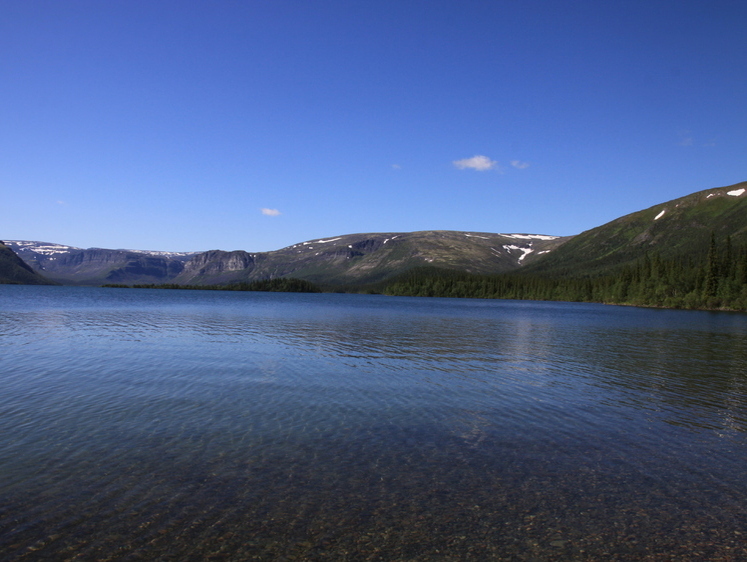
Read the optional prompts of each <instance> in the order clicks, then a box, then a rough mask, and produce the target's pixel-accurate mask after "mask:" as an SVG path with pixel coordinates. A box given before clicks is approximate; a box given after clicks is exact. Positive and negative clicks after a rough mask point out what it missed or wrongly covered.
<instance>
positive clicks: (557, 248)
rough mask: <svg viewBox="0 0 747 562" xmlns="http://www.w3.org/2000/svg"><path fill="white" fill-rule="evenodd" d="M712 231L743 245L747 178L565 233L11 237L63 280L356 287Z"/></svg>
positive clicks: (549, 261) (618, 254)
mask: <svg viewBox="0 0 747 562" xmlns="http://www.w3.org/2000/svg"><path fill="white" fill-rule="evenodd" d="M711 234H713V235H714V236H716V237H718V238H721V239H726V238H728V239H729V240H731V241H733V242H735V243H737V244H747V182H741V183H737V184H734V185H730V186H725V187H716V188H710V189H705V190H701V191H698V192H695V193H691V194H689V195H685V196H683V197H679V198H676V199H672V200H671V201H666V202H664V203H659V204H657V205H653V206H651V207H649V208H647V209H643V210H641V211H636V212H634V213H629V214H627V215H624V216H621V217H619V218H617V219H614V220H613V221H610V222H608V223H606V224H603V225H600V226H598V227H595V228H592V229H590V230H587V231H585V232H582V233H581V234H578V235H575V236H566V237H559V236H551V235H542V234H516V233H514V234H502V233H486V232H472V231H448V230H428V231H416V232H383V233H382V232H380V233H357V234H346V235H340V236H332V237H328V238H318V239H312V240H307V241H305V242H299V243H297V244H292V245H290V246H286V247H284V248H281V249H279V250H273V251H270V252H247V251H244V250H234V251H224V250H210V251H207V252H158V251H153V252H150V251H144V250H109V249H104V248H89V249H81V248H76V247H73V246H64V245H62V244H52V243H44V242H30V241H23V240H15V241H13V240H10V241H7V245H8V247H10V248H11V249H12V250H14V251H15V252H16V253H17V254H18V255H19V256H20V257H21V258H23V259H24V260H25V261H26V262H27V263H28V264H29V265H30V266H31V268H32V269H33V270H34V271H35V272H37V273H39V274H42V275H44V276H45V277H47V278H48V279H51V280H53V281H55V282H58V283H62V284H74V285H101V284H106V283H121V284H159V283H161V284H162V283H176V284H182V285H224V284H228V283H239V282H252V281H257V280H265V279H274V278H279V277H297V278H299V279H304V280H307V281H311V282H314V283H319V284H323V285H326V286H338V287H346V286H347V287H352V286H356V285H358V286H360V285H366V284H372V283H381V282H384V281H386V280H388V279H393V278H394V277H395V276H397V275H399V274H402V273H403V272H406V271H408V270H411V269H414V268H420V267H423V266H426V267H428V266H430V267H433V268H438V269H451V270H458V271H463V272H465V273H473V274H486V275H495V274H503V273H512V272H521V273H527V274H536V275H545V276H547V275H550V276H555V277H563V276H580V277H593V276H598V275H603V274H606V273H607V272H609V271H611V270H612V269H615V268H620V267H624V266H629V265H630V264H632V263H634V262H635V261H636V260H638V259H640V258H641V257H642V256H643V255H646V254H647V253H649V252H657V253H659V254H661V255H662V256H663V257H672V256H676V255H680V254H683V253H689V254H691V255H693V256H701V257H702V256H703V255H704V254H706V253H707V251H708V244H709V239H710V237H711Z"/></svg>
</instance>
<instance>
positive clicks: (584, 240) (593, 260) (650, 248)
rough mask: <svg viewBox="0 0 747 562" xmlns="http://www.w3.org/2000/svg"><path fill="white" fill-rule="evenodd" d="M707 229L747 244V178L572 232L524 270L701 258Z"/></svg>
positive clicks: (579, 271) (599, 270)
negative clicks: (652, 258) (646, 257)
mask: <svg viewBox="0 0 747 562" xmlns="http://www.w3.org/2000/svg"><path fill="white" fill-rule="evenodd" d="M711 233H713V234H714V235H715V237H716V240H717V241H719V242H723V241H725V240H726V238H727V237H731V242H732V243H734V244H736V245H741V244H747V182H742V183H739V184H736V185H732V186H728V187H720V188H714V189H706V190H703V191H699V192H696V193H693V194H691V195H687V196H685V197H680V198H679V199H674V200H672V201H668V202H666V203H661V204H659V205H654V206H653V207H650V208H648V209H645V210H643V211H638V212H636V213H631V214H629V215H626V216H623V217H620V218H618V219H615V220H613V221H612V222H609V223H607V224H605V225H602V226H599V227H597V228H593V229H591V230H587V231H586V232H583V233H581V234H579V235H578V236H575V237H574V238H572V239H571V240H569V241H568V242H566V243H565V244H563V245H562V246H560V247H559V248H557V249H556V250H555V251H554V252H552V253H550V254H547V255H546V256H542V257H541V258H539V259H537V260H536V261H535V262H534V263H532V264H528V265H527V266H526V267H525V268H524V270H523V272H524V273H532V274H542V275H554V276H562V277H567V276H573V277H594V276H599V275H604V274H606V273H609V272H611V271H613V270H615V269H618V268H620V267H622V266H630V265H632V264H634V263H635V262H636V261H637V260H639V259H640V258H641V257H642V256H643V255H645V254H646V253H652V252H656V253H657V254H659V255H660V256H661V257H662V258H674V257H677V256H682V255H689V256H691V257H694V258H696V257H700V258H704V257H705V256H706V254H707V253H708V248H709V243H710V239H711Z"/></svg>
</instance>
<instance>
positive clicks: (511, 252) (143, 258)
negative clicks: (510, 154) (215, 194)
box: [8, 231, 566, 286]
mask: <svg viewBox="0 0 747 562" xmlns="http://www.w3.org/2000/svg"><path fill="white" fill-rule="evenodd" d="M565 240H566V238H558V237H556V236H545V235H537V234H493V233H484V232H453V231H424V232H394V233H373V234H350V235H343V236H336V237H331V238H327V239H317V240H309V241H307V242H301V243H298V244H294V245H292V246H288V247H286V248H282V249H280V250H276V251H272V252H258V253H249V252H245V251H242V250H237V251H233V252H225V251H221V250H211V251H209V252H201V253H180V254H174V253H171V254H167V253H164V252H142V251H140V252H138V251H134V250H106V249H100V248H91V249H87V250H84V249H81V248H75V247H72V246H63V245H60V244H50V243H44V242H30V241H24V240H15V241H9V242H8V245H9V246H11V247H12V248H14V249H15V250H16V251H17V252H18V254H19V255H21V256H23V258H24V259H25V260H26V262H28V263H29V264H30V265H31V266H32V267H33V268H34V269H35V270H36V271H38V272H41V273H43V274H44V275H46V276H48V277H50V278H51V279H54V280H56V281H59V282H61V283H64V284H74V285H101V284H105V283H123V284H137V283H156V284H159V283H179V284H188V285H206V284H224V283H230V282H237V281H255V280H262V279H273V278H277V277H289V276H292V277H297V278H300V279H306V280H309V281H314V282H317V283H324V284H330V285H338V286H341V285H356V284H365V283H372V282H377V281H381V280H384V279H387V278H390V277H393V276H395V275H398V274H400V273H402V272H403V271H407V270H408V269H411V268H413V267H418V266H422V265H433V266H438V267H444V268H452V269H460V270H464V271H469V272H472V273H503V272H507V271H514V270H516V269H518V268H520V267H522V266H523V265H524V264H526V263H530V262H531V261H532V260H533V259H535V258H536V256H538V255H541V254H543V253H545V252H549V251H551V250H553V249H554V248H556V247H557V246H559V245H560V244H561V243H562V242H564V241H565Z"/></svg>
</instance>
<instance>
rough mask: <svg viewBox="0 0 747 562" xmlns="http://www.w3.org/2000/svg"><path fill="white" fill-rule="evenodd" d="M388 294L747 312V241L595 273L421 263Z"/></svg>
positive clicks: (643, 259)
mask: <svg viewBox="0 0 747 562" xmlns="http://www.w3.org/2000/svg"><path fill="white" fill-rule="evenodd" d="M383 292H384V293H385V294H388V295H399V296H430V297H462V298H494V299H518V300H559V301H573V302H601V303H608V304H630V305H637V306H655V307H666V308H688V309H709V310H740V311H747V246H741V247H737V248H735V247H734V246H733V245H732V243H731V240H730V239H729V238H727V239H726V240H724V241H723V242H721V243H720V244H719V243H717V242H716V240H715V237H714V236H711V242H710V246H709V250H708V253H707V255H700V256H698V255H681V256H677V257H668V258H665V257H662V256H661V255H660V254H659V253H657V252H653V253H650V254H646V255H644V256H643V257H641V258H640V259H639V260H638V261H637V262H635V263H634V264H633V265H628V266H623V267H619V268H617V269H614V270H610V271H609V272H608V273H606V274H603V275H599V276H596V277H581V276H578V277H572V276H562V277H560V276H554V277H548V276H541V275H536V274H535V275H530V274H521V273H510V274H503V275H477V274H469V273H463V272H458V271H451V270H444V269H435V268H427V267H424V268H417V269H413V270H411V271H409V272H407V273H405V274H404V275H402V276H400V277H398V278H397V279H396V280H394V281H393V282H392V283H390V284H389V285H388V286H387V287H386V288H385V289H384V291H383Z"/></svg>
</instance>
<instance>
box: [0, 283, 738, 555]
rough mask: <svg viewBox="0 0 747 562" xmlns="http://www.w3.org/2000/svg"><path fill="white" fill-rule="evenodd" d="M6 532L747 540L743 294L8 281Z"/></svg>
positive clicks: (120, 537) (543, 551)
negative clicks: (479, 292)
mask: <svg viewBox="0 0 747 562" xmlns="http://www.w3.org/2000/svg"><path fill="white" fill-rule="evenodd" d="M0 385H1V386H0V555H1V556H0V557H2V558H3V559H12V560H180V561H181V560H249V559H258V560H276V559H286V560H294V559H297V560H317V559H319V560H321V559H325V560H468V559H507V560H601V559H604V560H675V559H676V560H683V559H684V560H703V559H712V560H740V559H741V560H744V559H745V558H747V546H746V542H745V541H747V517H746V516H747V513H745V512H746V511H747V468H746V467H747V315H739V314H726V313H706V312H686V311H664V310H647V309H636V308H622V307H605V306H601V305H584V304H566V303H532V302H513V301H480V300H447V299H409V298H390V297H381V296H359V295H297V294H267V293H224V292H203V291H165V290H127V289H84V288H70V287H68V288H66V287H30V286H29V287H24V286H0Z"/></svg>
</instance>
